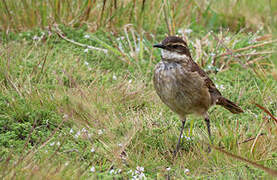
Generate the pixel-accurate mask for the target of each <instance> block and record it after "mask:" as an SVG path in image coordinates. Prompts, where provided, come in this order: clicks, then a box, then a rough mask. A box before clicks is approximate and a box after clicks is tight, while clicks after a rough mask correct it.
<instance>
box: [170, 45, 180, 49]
mask: <svg viewBox="0 0 277 180" xmlns="http://www.w3.org/2000/svg"><path fill="white" fill-rule="evenodd" d="M178 47H179V46H178V45H172V46H171V48H174V49H177V48H178Z"/></svg>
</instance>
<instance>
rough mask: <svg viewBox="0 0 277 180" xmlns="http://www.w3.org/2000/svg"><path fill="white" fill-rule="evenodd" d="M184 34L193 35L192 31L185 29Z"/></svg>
mask: <svg viewBox="0 0 277 180" xmlns="http://www.w3.org/2000/svg"><path fill="white" fill-rule="evenodd" d="M184 32H185V33H186V34H190V33H192V29H185V30H184Z"/></svg>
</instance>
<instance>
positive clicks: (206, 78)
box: [191, 61, 221, 96]
mask: <svg viewBox="0 0 277 180" xmlns="http://www.w3.org/2000/svg"><path fill="white" fill-rule="evenodd" d="M191 63H192V64H191V71H192V72H197V73H198V74H199V75H200V76H201V77H203V78H204V81H205V85H206V86H207V87H208V89H209V92H210V94H211V95H212V96H221V93H220V91H219V90H218V89H217V88H216V86H215V84H214V83H213V81H212V80H211V79H210V78H209V76H208V75H207V73H206V72H205V71H204V70H203V69H201V68H200V67H199V66H198V64H197V63H196V62H194V61H191Z"/></svg>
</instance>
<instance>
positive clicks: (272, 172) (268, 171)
mask: <svg viewBox="0 0 277 180" xmlns="http://www.w3.org/2000/svg"><path fill="white" fill-rule="evenodd" d="M211 147H212V148H213V149H215V150H217V151H219V152H221V153H223V154H226V155H227V156H229V157H232V158H234V159H238V160H240V161H242V162H245V163H247V164H250V165H252V166H254V167H256V168H258V169H262V170H264V171H265V172H267V173H268V174H270V175H272V176H274V177H277V171H276V170H275V169H270V168H268V167H265V166H263V165H260V164H257V163H256V162H253V161H250V160H248V159H245V158H243V157H241V156H238V155H235V154H232V153H230V152H227V151H225V150H223V149H221V148H218V147H215V146H213V145H211Z"/></svg>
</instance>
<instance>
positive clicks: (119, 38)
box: [116, 36, 125, 41]
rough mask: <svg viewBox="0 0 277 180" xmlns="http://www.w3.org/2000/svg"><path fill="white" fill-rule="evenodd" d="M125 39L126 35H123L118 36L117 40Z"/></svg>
mask: <svg viewBox="0 0 277 180" xmlns="http://www.w3.org/2000/svg"><path fill="white" fill-rule="evenodd" d="M123 39H125V37H124V36H121V37H118V38H116V40H117V41H121V40H123Z"/></svg>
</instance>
